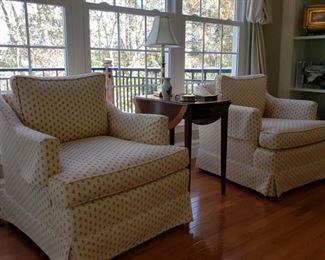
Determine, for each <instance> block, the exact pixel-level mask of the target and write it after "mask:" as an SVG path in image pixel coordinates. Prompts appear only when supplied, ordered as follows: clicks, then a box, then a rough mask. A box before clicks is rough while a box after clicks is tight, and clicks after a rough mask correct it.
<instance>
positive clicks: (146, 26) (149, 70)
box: [89, 1, 164, 112]
mask: <svg viewBox="0 0 325 260" xmlns="http://www.w3.org/2000/svg"><path fill="white" fill-rule="evenodd" d="M136 2H137V1H116V5H117V4H121V5H122V4H123V5H124V6H127V7H129V6H130V5H131V3H136ZM149 2H151V3H153V1H138V2H137V3H138V4H139V6H140V7H141V6H144V5H143V4H144V3H146V4H148V3H149ZM157 2H158V3H159V1H157ZM160 3H162V1H160ZM158 6H159V7H161V4H159V5H158ZM163 7H164V6H163ZM110 10H111V11H110ZM146 14H148V12H146V13H143V14H142V13H140V14H134V13H132V12H130V11H129V10H128V9H118V10H115V9H114V7H111V8H109V9H108V10H107V11H102V10H92V9H91V7H90V9H89V31H90V32H89V35H90V51H91V68H92V70H93V71H97V70H102V67H103V61H104V60H108V59H109V60H111V61H112V68H111V69H112V74H113V83H114V87H115V88H114V99H115V103H116V104H118V106H119V108H120V109H122V110H124V111H130V112H133V111H134V106H133V102H132V99H133V97H134V95H143V94H146V93H148V94H152V93H154V91H156V90H157V87H158V86H159V84H160V64H159V62H160V53H161V52H160V49H156V48H148V47H146V46H145V42H146V38H147V36H148V35H149V33H150V30H151V28H152V24H153V16H148V15H146ZM149 14H150V13H149Z"/></svg>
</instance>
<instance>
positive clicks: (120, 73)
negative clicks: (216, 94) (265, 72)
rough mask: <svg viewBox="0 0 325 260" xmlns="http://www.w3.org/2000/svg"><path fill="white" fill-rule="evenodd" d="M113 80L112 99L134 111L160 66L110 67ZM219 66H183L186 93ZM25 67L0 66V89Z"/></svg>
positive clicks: (49, 71)
mask: <svg viewBox="0 0 325 260" xmlns="http://www.w3.org/2000/svg"><path fill="white" fill-rule="evenodd" d="M109 69H110V71H111V74H112V81H113V84H114V102H115V104H116V106H117V107H118V108H119V109H121V110H122V111H125V112H134V105H133V102H132V100H133V97H134V96H136V95H145V94H148V95H150V94H153V93H154V92H155V91H157V89H158V86H159V85H160V68H148V69H147V70H145V69H144V68H117V67H111V68H109ZM104 70H105V69H104V67H93V68H92V71H93V72H104ZM219 72H220V69H218V68H208V69H204V70H201V69H185V86H184V87H185V88H184V92H185V93H192V92H193V89H194V87H195V86H196V85H199V84H201V83H202V78H203V79H204V81H205V80H206V79H211V78H214V75H216V74H218V73H219ZM221 73H222V74H231V68H224V69H222V70H221ZM28 74H30V71H29V70H28V69H27V68H0V90H1V91H10V77H11V76H14V75H28ZM32 74H33V75H35V76H42V77H45V76H64V75H65V69H64V68H34V69H32Z"/></svg>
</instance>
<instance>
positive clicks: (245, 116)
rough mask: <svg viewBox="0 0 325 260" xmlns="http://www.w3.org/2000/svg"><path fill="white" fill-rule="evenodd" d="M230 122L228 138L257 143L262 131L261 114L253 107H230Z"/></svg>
mask: <svg viewBox="0 0 325 260" xmlns="http://www.w3.org/2000/svg"><path fill="white" fill-rule="evenodd" d="M229 117H230V118H231V120H229V122H228V136H231V137H234V138H237V139H241V140H251V141H255V140H257V139H258V137H259V135H260V130H261V113H260V111H259V110H258V109H256V108H252V107H243V106H236V105H230V107H229Z"/></svg>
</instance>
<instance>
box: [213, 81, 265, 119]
mask: <svg viewBox="0 0 325 260" xmlns="http://www.w3.org/2000/svg"><path fill="white" fill-rule="evenodd" d="M266 83H267V77H266V76H265V75H251V76H239V77H228V76H224V75H218V76H217V77H216V93H217V94H220V95H222V98H223V99H230V100H231V103H232V104H233V105H238V106H246V107H254V108H257V109H259V110H260V111H261V114H262V115H263V113H264V108H265V95H266V90H267V84H266Z"/></svg>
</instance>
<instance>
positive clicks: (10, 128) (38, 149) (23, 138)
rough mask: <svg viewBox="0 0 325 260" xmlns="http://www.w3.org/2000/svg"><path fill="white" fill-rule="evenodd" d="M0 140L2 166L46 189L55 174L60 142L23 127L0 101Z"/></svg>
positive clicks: (58, 167) (57, 169)
mask: <svg viewBox="0 0 325 260" xmlns="http://www.w3.org/2000/svg"><path fill="white" fill-rule="evenodd" d="M0 139H1V151H2V156H3V164H4V165H6V166H7V167H6V168H8V169H10V170H11V171H13V172H10V173H9V174H16V172H17V174H18V173H19V174H20V175H21V176H22V178H24V179H25V180H26V181H27V182H28V183H30V184H32V185H36V186H40V187H43V186H46V185H47V183H48V179H49V178H50V177H51V176H53V175H55V174H57V173H59V170H60V163H59V145H60V141H59V140H58V139H57V138H55V137H52V136H49V135H47V134H43V133H40V132H37V131H35V130H33V129H30V128H28V127H26V126H24V125H23V124H22V123H21V122H20V121H19V119H18V118H17V116H16V115H15V113H14V112H13V111H12V110H11V109H10V107H9V106H8V105H7V104H6V103H5V101H4V100H3V98H2V97H1V98H0Z"/></svg>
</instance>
